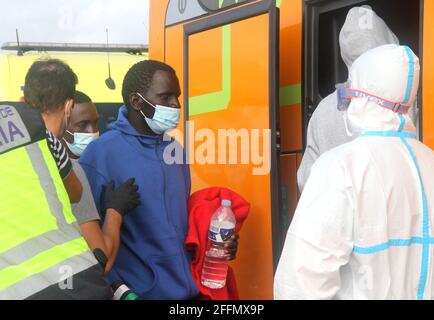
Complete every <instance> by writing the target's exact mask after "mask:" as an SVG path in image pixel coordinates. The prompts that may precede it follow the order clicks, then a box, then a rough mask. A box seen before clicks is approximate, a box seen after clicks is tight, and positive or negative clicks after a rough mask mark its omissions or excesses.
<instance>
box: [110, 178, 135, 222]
mask: <svg viewBox="0 0 434 320" xmlns="http://www.w3.org/2000/svg"><path fill="white" fill-rule="evenodd" d="M134 181H135V179H134V178H131V179H128V181H126V182H124V184H122V185H121V186H120V187H119V188H117V189H116V190H115V183H114V181H111V182H110V183H108V184H107V185H106V186H105V191H104V197H103V204H104V211H106V210H107V209H115V210H116V211H117V212H119V213H120V214H121V215H122V216H125V215H126V214H127V213H128V212H129V211H131V210H133V209H134V208H136V207H137V206H138V205H139V204H140V195H139V193H138V192H137V190H138V189H139V187H138V186H137V185H136V184H135V183H134Z"/></svg>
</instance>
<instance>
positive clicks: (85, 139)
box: [63, 130, 99, 157]
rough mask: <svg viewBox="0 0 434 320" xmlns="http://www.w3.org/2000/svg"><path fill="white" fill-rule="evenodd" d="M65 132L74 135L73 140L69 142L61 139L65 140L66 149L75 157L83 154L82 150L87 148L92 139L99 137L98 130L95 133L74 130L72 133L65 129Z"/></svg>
mask: <svg viewBox="0 0 434 320" xmlns="http://www.w3.org/2000/svg"><path fill="white" fill-rule="evenodd" d="M66 132H68V133H69V134H70V135H72V136H73V137H74V142H73V143H69V142H68V141H66V140H65V139H63V140H64V141H65V142H66V144H67V146H68V149H69V150H70V151H71V152H72V153H73V154H74V155H75V156H77V157H81V155H82V154H83V152H84V150H85V149H86V148H87V146H88V145H89V144H90V143H91V142H92V141H94V140H96V139H98V137H99V132H96V133H83V132H74V133H72V132H70V131H68V130H66Z"/></svg>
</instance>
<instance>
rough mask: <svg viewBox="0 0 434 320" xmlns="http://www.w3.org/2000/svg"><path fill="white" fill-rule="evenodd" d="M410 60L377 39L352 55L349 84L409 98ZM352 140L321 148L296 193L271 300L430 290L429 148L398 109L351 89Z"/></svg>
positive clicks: (433, 189) (412, 294) (431, 294)
mask: <svg viewBox="0 0 434 320" xmlns="http://www.w3.org/2000/svg"><path fill="white" fill-rule="evenodd" d="M418 85H419V60H418V58H417V57H416V56H415V55H414V54H413V52H412V51H411V50H410V49H409V48H408V47H404V46H397V45H385V46H381V47H378V48H375V49H372V50H370V51H368V52H366V53H365V54H363V55H362V56H361V57H359V58H358V59H357V60H356V61H355V62H354V64H353V65H352V67H351V69H350V75H349V86H350V87H351V88H353V89H357V90H361V91H363V92H367V93H369V94H371V95H374V96H377V97H381V98H383V99H386V100H388V101H391V102H399V103H403V104H408V105H411V104H412V103H413V101H414V99H415V97H416V94H417V90H418ZM346 119H347V124H348V127H349V128H348V129H349V130H350V131H358V132H362V134H361V135H360V136H359V137H358V138H356V139H355V140H353V141H351V142H349V143H346V144H343V145H341V146H339V147H337V148H334V149H332V150H331V151H329V152H327V153H325V154H324V155H322V156H321V157H320V158H319V159H318V160H317V161H316V162H315V164H314V165H313V167H312V172H311V175H310V177H309V179H308V181H307V183H306V186H305V189H304V191H303V193H302V195H301V198H300V201H299V204H298V207H297V210H296V212H295V216H294V219H293V222H292V224H291V226H290V228H289V230H288V233H287V237H286V240H285V245H284V249H283V252H282V256H281V258H280V262H279V265H278V268H277V271H276V275H275V280H274V296H275V299H333V298H334V299H432V298H434V268H433V266H434V263H433V261H434V256H433V253H434V252H433V250H434V233H433V231H432V226H433V223H434V221H433V218H434V214H433V211H434V152H433V151H432V150H431V149H430V148H428V147H426V146H425V145H424V144H422V143H421V142H419V141H418V140H417V139H416V135H415V133H416V130H415V127H414V125H413V123H412V122H411V121H410V117H409V116H408V115H407V114H404V115H403V114H401V113H396V112H393V111H391V110H389V109H387V108H384V107H381V106H380V105H379V104H377V103H376V102H374V101H373V100H372V99H371V100H369V99H367V98H363V97H362V98H353V99H352V100H351V103H350V104H349V108H348V110H347V112H346Z"/></svg>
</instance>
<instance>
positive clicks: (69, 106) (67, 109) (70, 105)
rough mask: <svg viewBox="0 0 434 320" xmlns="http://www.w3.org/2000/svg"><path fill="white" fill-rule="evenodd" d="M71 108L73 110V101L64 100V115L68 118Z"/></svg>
mask: <svg viewBox="0 0 434 320" xmlns="http://www.w3.org/2000/svg"><path fill="white" fill-rule="evenodd" d="M72 108H74V100H73V99H68V100H66V104H65V114H66V116H67V117H68V118H69V117H70V116H71V113H72Z"/></svg>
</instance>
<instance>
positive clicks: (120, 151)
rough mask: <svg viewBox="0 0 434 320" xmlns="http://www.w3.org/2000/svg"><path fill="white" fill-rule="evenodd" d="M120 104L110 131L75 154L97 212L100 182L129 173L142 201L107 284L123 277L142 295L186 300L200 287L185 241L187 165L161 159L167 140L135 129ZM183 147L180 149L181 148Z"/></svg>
mask: <svg viewBox="0 0 434 320" xmlns="http://www.w3.org/2000/svg"><path fill="white" fill-rule="evenodd" d="M126 115H127V108H126V107H125V106H123V107H121V109H120V110H119V115H118V119H117V121H116V122H115V123H114V125H113V126H112V131H109V132H107V133H105V134H104V135H102V136H101V137H100V138H99V139H97V140H96V141H94V142H92V143H91V144H90V145H89V146H88V147H87V149H86V151H85V152H84V154H83V155H82V157H81V158H80V164H81V165H82V167H83V169H84V170H85V172H86V175H87V178H88V180H89V183H90V185H91V188H92V193H93V196H94V199H95V201H96V204H97V207H98V210H99V211H100V212H101V210H100V208H101V198H102V197H101V193H102V189H103V186H104V185H105V184H107V183H108V182H110V181H111V180H114V181H115V184H116V186H119V185H120V184H121V183H123V182H125V181H126V180H128V179H129V178H131V177H134V178H135V179H136V183H137V185H138V186H139V193H140V201H141V204H140V205H139V206H138V207H137V208H136V209H135V210H133V211H131V212H130V213H129V214H127V215H126V216H125V218H124V220H123V225H122V229H121V244H120V248H119V254H118V257H117V259H116V261H115V264H114V266H113V268H112V271H110V274H109V280H110V282H111V283H113V282H114V281H117V280H122V281H123V282H124V283H125V284H126V285H127V286H128V287H130V288H131V290H132V291H133V292H134V293H136V294H137V295H139V297H141V298H143V299H170V300H172V299H177V300H184V299H191V298H194V297H195V296H197V294H198V293H199V290H198V288H197V286H196V284H195V282H194V280H193V277H192V274H191V271H190V256H189V253H188V252H187V251H186V249H185V246H184V241H185V238H186V235H187V229H188V215H187V200H188V197H189V194H190V173H189V168H188V165H187V164H171V165H170V164H166V163H165V161H164V160H163V153H164V149H165V148H166V146H168V145H169V144H170V143H172V142H173V140H171V141H164V140H163V136H157V137H151V136H146V135H143V134H140V133H138V132H137V130H136V129H134V127H133V126H132V125H131V124H130V122H129V121H128V119H127V117H126ZM181 150H182V149H181Z"/></svg>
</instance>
